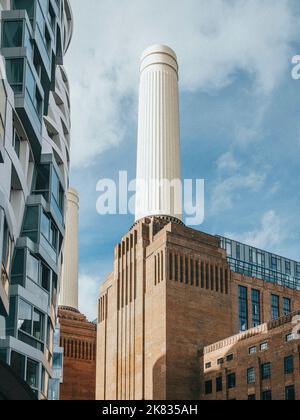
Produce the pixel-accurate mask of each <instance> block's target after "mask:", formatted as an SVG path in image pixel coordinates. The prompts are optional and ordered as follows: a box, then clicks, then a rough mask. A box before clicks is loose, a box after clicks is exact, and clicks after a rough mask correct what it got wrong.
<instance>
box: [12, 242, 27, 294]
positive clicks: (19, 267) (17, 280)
mask: <svg viewBox="0 0 300 420" xmlns="http://www.w3.org/2000/svg"><path fill="white" fill-rule="evenodd" d="M11 274H12V280H11V281H12V284H19V285H20V286H24V250H23V249H17V250H16V251H15V255H14V262H13V265H12V272H11Z"/></svg>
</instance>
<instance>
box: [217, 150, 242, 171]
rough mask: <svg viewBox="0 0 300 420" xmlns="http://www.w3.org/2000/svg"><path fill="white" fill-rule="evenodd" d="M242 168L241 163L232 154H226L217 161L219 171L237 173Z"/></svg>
mask: <svg viewBox="0 0 300 420" xmlns="http://www.w3.org/2000/svg"><path fill="white" fill-rule="evenodd" d="M239 167H240V163H239V162H238V161H237V160H236V159H235V157H234V155H233V153H232V152H226V153H224V154H223V155H222V156H221V157H220V158H219V159H218V160H217V169H218V171H235V170H237V169H238V168H239Z"/></svg>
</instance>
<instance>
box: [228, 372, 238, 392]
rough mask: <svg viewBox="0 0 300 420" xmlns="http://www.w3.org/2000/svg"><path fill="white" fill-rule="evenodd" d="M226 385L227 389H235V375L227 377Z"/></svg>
mask: <svg viewBox="0 0 300 420" xmlns="http://www.w3.org/2000/svg"><path fill="white" fill-rule="evenodd" d="M227 384H228V389H233V388H235V387H236V376H235V373H230V374H229V375H228V376H227Z"/></svg>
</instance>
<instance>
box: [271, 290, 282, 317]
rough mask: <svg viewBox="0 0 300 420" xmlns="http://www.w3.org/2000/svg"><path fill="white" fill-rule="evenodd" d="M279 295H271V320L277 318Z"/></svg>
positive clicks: (278, 313) (278, 314)
mask: <svg viewBox="0 0 300 420" xmlns="http://www.w3.org/2000/svg"><path fill="white" fill-rule="evenodd" d="M279 316H280V312H279V296H276V295H272V320H273V321H276V320H277V319H279Z"/></svg>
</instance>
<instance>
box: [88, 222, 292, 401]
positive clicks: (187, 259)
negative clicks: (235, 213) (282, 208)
mask: <svg viewBox="0 0 300 420" xmlns="http://www.w3.org/2000/svg"><path fill="white" fill-rule="evenodd" d="M239 285H243V286H246V287H248V288H249V295H248V299H249V302H248V306H249V308H250V309H249V314H248V316H249V325H250V324H251V322H252V313H251V303H252V302H251V289H252V288H258V289H259V290H260V293H261V294H260V296H261V299H260V300H261V302H260V303H261V321H262V322H267V321H270V320H271V295H272V293H275V292H276V295H278V297H279V299H280V302H282V299H283V298H284V297H288V298H289V299H290V300H291V303H292V308H293V310H297V309H300V294H299V292H295V291H293V290H291V289H286V288H283V287H280V286H275V285H272V284H271V283H265V282H263V281H262V280H256V279H250V278H247V277H245V276H242V275H239V274H235V273H233V272H231V271H230V268H229V265H228V262H227V256H226V252H225V250H223V249H222V248H221V247H220V241H219V239H218V238H217V237H214V236H210V235H207V234H205V233H201V232H199V231H196V230H193V229H189V228H187V227H185V226H183V225H180V224H176V223H174V222H169V221H167V220H162V219H158V218H149V219H148V218H147V219H144V220H142V221H140V222H138V223H137V224H136V225H135V226H134V227H133V228H132V229H131V230H130V232H129V233H128V235H126V236H125V237H124V238H123V240H122V243H121V244H120V245H118V246H117V247H116V249H115V263H114V272H113V273H112V274H111V275H110V276H109V278H108V280H107V282H106V283H105V284H104V285H103V286H102V288H101V295H100V299H99V324H98V337H97V340H98V341H97V378H96V398H97V399H100V400H103V399H104V400H105V399H112V400H114V399H117V400H122V399H130V400H135V399H136V400H139V399H149V400H152V399H154V400H159V399H177V400H183V399H194V400H196V399H199V396H200V394H201V387H202V383H201V374H200V373H201V372H200V367H199V355H200V354H201V351H203V348H204V347H205V346H207V345H209V344H211V343H214V342H216V341H219V340H221V339H225V338H226V337H229V336H232V335H233V334H236V333H238V332H239V327H240V326H239V313H238V307H239Z"/></svg>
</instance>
